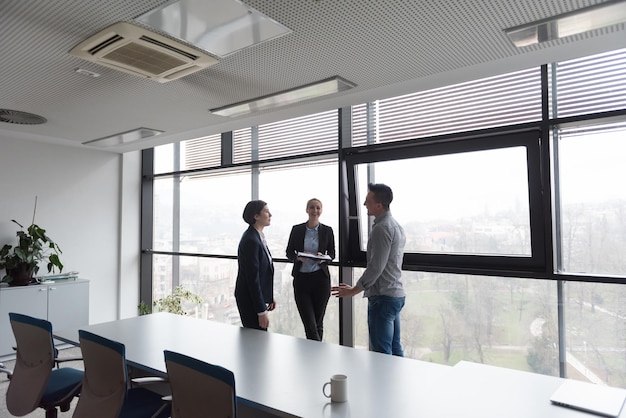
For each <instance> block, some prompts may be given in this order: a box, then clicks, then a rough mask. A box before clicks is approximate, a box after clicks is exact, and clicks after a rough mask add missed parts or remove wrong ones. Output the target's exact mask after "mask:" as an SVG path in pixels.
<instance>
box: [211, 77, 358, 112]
mask: <svg viewBox="0 0 626 418" xmlns="http://www.w3.org/2000/svg"><path fill="white" fill-rule="evenodd" d="M353 87H356V84H354V83H352V82H350V81H348V80H345V79H343V78H341V77H332V78H327V79H326V80H322V81H316V82H315V83H311V84H307V85H305V86H301V87H296V88H294V89H290V90H284V91H281V92H278V93H274V94H269V95H267V96H263V97H258V98H256V99H252V100H247V101H245V102H239V103H234V104H231V105H228V106H224V107H218V108H215V109H210V110H209V112H211V113H213V114H214V115H220V116H230V117H237V116H241V115H247V114H249V113H254V112H260V111H263V110H270V109H275V108H277V107H282V106H288V105H292V104H295V103H299V102H303V101H305V100H310V99H316V98H318V97H322V96H328V95H329V94H334V93H339V92H342V91H345V90H349V89H351V88H353Z"/></svg>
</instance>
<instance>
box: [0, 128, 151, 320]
mask: <svg viewBox="0 0 626 418" xmlns="http://www.w3.org/2000/svg"><path fill="white" fill-rule="evenodd" d="M139 161H140V158H139V153H138V152H136V153H130V154H126V155H119V154H112V153H108V152H101V151H93V150H87V149H82V148H73V147H63V146H57V145H48V144H43V143H35V142H27V141H23V140H16V139H13V138H7V137H2V136H0V202H1V204H0V246H1V245H4V244H7V243H8V244H14V243H15V242H16V237H15V232H16V231H17V226H16V225H15V224H13V223H12V222H11V219H15V220H17V221H18V222H20V223H21V224H22V225H24V226H27V225H30V223H31V222H32V217H33V207H34V201H35V196H37V197H38V201H37V213H36V218H35V223H37V224H38V225H40V226H41V227H43V228H45V229H46V232H47V234H48V235H49V236H50V237H51V238H52V239H53V240H54V241H55V242H56V243H57V244H59V246H60V247H61V250H62V251H63V254H62V255H61V257H60V259H61V262H62V263H63V265H64V269H63V271H64V272H69V271H78V272H80V277H81V278H84V279H88V280H90V300H89V306H90V309H89V311H90V317H89V319H90V323H99V322H104V321H110V320H114V319H117V318H119V317H121V315H122V314H123V315H124V316H125V317H127V316H133V315H134V313H135V312H136V306H137V295H138V288H139V241H138V240H139V216H140V214H139V202H140V194H139V190H140V168H139ZM125 174H126V176H125ZM122 243H123V246H122ZM3 273H4V272H2V274H3ZM42 273H47V270H46V267H45V266H42V267H41V268H40V271H39V274H42ZM120 277H123V280H120Z"/></svg>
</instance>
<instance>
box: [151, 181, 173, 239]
mask: <svg viewBox="0 0 626 418" xmlns="http://www.w3.org/2000/svg"><path fill="white" fill-rule="evenodd" d="M153 196H154V207H153V215H154V220H153V222H154V223H153V225H152V228H153V243H152V248H153V249H154V250H160V251H171V250H172V248H173V242H174V241H173V233H174V215H173V211H174V179H172V178H171V177H164V178H158V179H154V191H153Z"/></svg>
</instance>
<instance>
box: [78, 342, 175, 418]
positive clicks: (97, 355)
mask: <svg viewBox="0 0 626 418" xmlns="http://www.w3.org/2000/svg"><path fill="white" fill-rule="evenodd" d="M78 338H79V340H80V348H81V351H82V353H83V361H84V363H85V378H84V381H83V388H82V391H81V394H80V397H79V398H78V404H77V405H76V410H75V411H74V414H73V415H72V417H73V418H93V417H98V418H150V417H159V418H161V417H162V418H165V417H168V416H169V410H170V405H169V403H167V402H164V401H163V400H162V399H161V395H159V394H158V393H155V392H152V391H150V390H148V389H145V388H143V387H129V386H130V383H131V382H129V379H128V369H127V367H126V348H125V346H124V344H121V343H119V342H117V341H112V340H109V339H107V338H104V337H101V336H99V335H96V334H93V333H91V332H88V331H84V330H79V331H78Z"/></svg>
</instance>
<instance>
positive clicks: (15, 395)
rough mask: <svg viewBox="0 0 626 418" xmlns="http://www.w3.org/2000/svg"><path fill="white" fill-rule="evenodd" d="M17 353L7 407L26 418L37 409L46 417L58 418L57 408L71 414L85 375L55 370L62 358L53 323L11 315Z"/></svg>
mask: <svg viewBox="0 0 626 418" xmlns="http://www.w3.org/2000/svg"><path fill="white" fill-rule="evenodd" d="M9 319H10V322H11V328H12V329H13V334H14V335H15V342H16V344H17V353H16V359H15V369H14V370H13V375H12V376H11V380H10V383H9V388H8V389H7V394H6V401H7V408H8V410H9V412H10V413H11V414H12V415H16V416H23V415H26V414H28V413H30V412H32V411H34V410H35V409H37V408H43V409H44V410H45V411H46V418H56V417H57V415H58V411H57V408H59V409H61V411H63V412H65V411H68V410H69V408H70V403H71V402H72V399H73V398H74V397H75V396H76V395H78V393H79V392H80V387H81V383H82V380H83V372H82V371H80V370H77V369H74V368H71V367H61V368H56V369H55V368H54V367H55V364H57V362H58V361H60V360H59V359H56V358H55V353H56V350H55V348H54V343H53V339H52V324H51V323H50V322H48V321H46V320H43V319H38V318H33V317H30V316H27V315H22V314H18V313H9Z"/></svg>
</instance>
